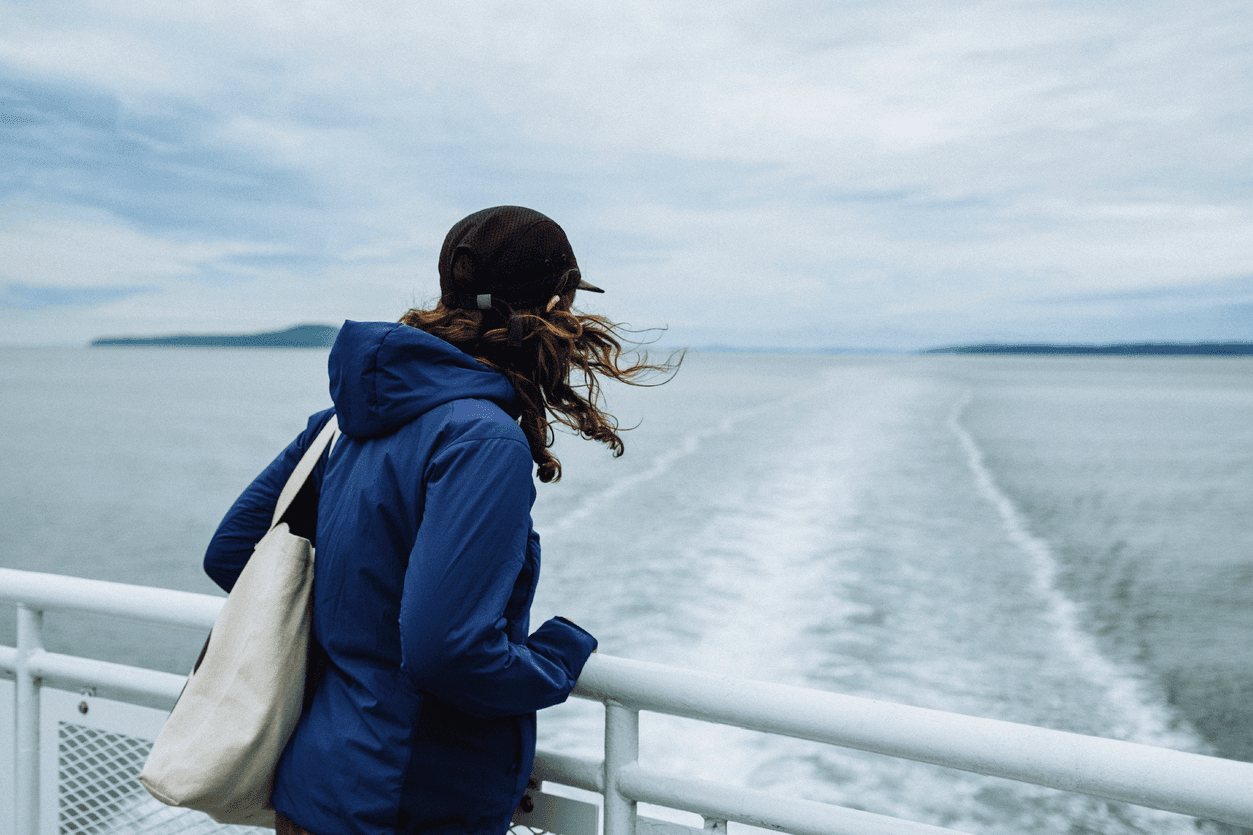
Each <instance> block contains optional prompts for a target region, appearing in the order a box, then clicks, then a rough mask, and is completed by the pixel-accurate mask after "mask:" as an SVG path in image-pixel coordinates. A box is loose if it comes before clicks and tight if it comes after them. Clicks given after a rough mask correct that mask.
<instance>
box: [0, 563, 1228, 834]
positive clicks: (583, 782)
mask: <svg viewBox="0 0 1253 835" xmlns="http://www.w3.org/2000/svg"><path fill="white" fill-rule="evenodd" d="M0 600H8V601H13V602H15V603H17V607H18V608H17V618H18V623H17V646H16V647H0V677H10V676H11V677H12V678H13V679H14V683H13V696H12V716H13V719H12V722H13V724H12V725H11V727H12V728H13V729H14V731H13V734H12V749H13V760H12V762H13V773H12V786H11V790H12V792H13V794H12V798H13V802H12V806H11V808H12V809H13V811H14V814H13V821H12V823H11V824H10V823H9V822H8V821H6V820H5V818H4V816H3V814H2V813H0V835H4V833H5V830H6V824H7V825H8V826H10V827H12V829H11V831H12V833H13V835H41V833H55V832H57V831H58V830H57V828H56V824H55V821H53V820H50V816H54V815H55V814H56V812H57V799H56V798H57V794H56V791H55V788H53V789H51V790H50V788H49V786H47V785H42V786H41V776H42V777H44V778H45V779H44V780H43V782H44V783H46V782H47V780H48V779H52V780H55V779H57V778H56V775H57V770H56V766H55V764H54V765H53V766H52V767H49V766H48V764H47V762H46V761H45V760H46V758H47V754H46V753H45V754H43V755H42V756H43V759H41V739H40V734H41V728H42V729H43V730H44V731H45V732H51V731H49V728H50V727H51V728H55V727H56V726H55V725H51V726H49V725H48V723H46V722H41V704H40V702H41V692H42V691H44V689H45V688H61V690H60V691H55V690H54V691H53V692H60V693H64V692H66V691H69V692H75V691H81V690H82V689H83V688H92V690H91V694H92V697H93V698H94V699H100V698H103V697H109V698H116V699H118V700H120V701H122V702H126V701H132V702H134V701H136V700H139V701H145V702H147V703H149V704H151V703H154V702H155V703H158V704H161V705H163V706H164V707H165V709H166V710H168V708H169V707H170V706H172V705H173V702H174V700H175V699H176V698H177V697H178V694H179V691H180V690H181V688H182V685H183V677H182V676H178V675H172V674H169V673H161V672H156V671H153V670H144V669H139V668H135V667H129V666H125V665H121V664H113V663H109V662H104V661H96V660H90V659H84V658H77V657H73V656H67V655H59V654H56V653H51V652H48V651H46V650H45V649H44V648H43V644H42V621H43V612H44V611H45V610H78V611H84V612H93V613H97V614H107V615H113V616H116V617H120V618H127V619H131V620H139V621H144V622H149V623H159V624H165V625H168V626H174V627H181V628H192V629H199V630H207V629H208V628H209V627H210V626H211V625H212V623H213V620H214V618H215V617H216V615H217V612H218V610H219V609H220V607H221V605H222V600H223V599H222V598H219V597H211V596H208V595H200V594H190V593H187V592H176V591H169V590H165V589H155V588H147V587H141V586H131V585H124V584H120V583H107V582H101V581H95V580H84V579H80V578H74V577H62V576H58V575H51V574H38V573H34V572H26V571H15V570H12V569H0ZM575 695H576V696H579V697H581V698H586V699H593V700H596V701H600V702H603V703H604V705H605V709H606V712H605V748H604V752H605V753H604V759H603V761H599V760H588V759H582V758H577V757H570V756H565V755H560V754H554V753H548V752H541V753H540V755H539V756H538V757H537V760H536V768H535V776H536V777H538V778H540V779H541V780H544V781H546V782H550V783H558V784H562V785H566V786H572V787H575V788H579V789H584V790H587V791H592V792H598V793H600V794H602V795H603V796H604V802H603V809H604V824H603V832H604V835H636V833H649V835H667V833H668V834H669V835H680V834H681V833H693V832H700V831H701V830H694V829H691V828H689V827H684V826H678V825H676V824H669V823H662V822H660V821H654V820H650V819H645V818H641V817H638V816H637V813H636V804H637V803H641V802H643V803H651V804H655V805H658V806H663V807H668V808H672V809H680V810H684V811H687V812H694V813H696V814H699V815H701V816H703V817H704V819H705V830H706V831H708V830H713V831H715V832H725V831H726V824H727V821H736V822H739V823H745V824H751V825H756V826H763V827H768V828H771V829H777V830H782V831H785V832H792V833H797V835H819V833H821V834H822V835H840V833H849V834H850V835H852V833H857V835H875V833H879V834H880V835H924V834H925V833H933V834H934V833H941V832H952V830H946V829H941V828H938V827H934V826H930V825H926V824H920V823H914V822H911V821H906V820H901V819H898V818H892V817H887V816H882V815H876V814H872V813H868V812H862V811H858V810H854V809H846V808H842V807H837V806H831V805H828V804H823V803H816V802H813V801H807V800H803V799H799V798H789V797H785V796H781V795H778V794H773V793H766V792H762V791H755V790H751V789H747V788H744V787H742V786H729V785H721V784H717V783H713V782H710V781H706V780H697V779H690V778H683V777H678V776H675V775H670V774H664V773H661V772H657V771H653V770H651V769H648V768H644V767H642V766H641V765H640V764H639V762H638V753H639V712H640V711H641V710H645V711H655V712H660V713H666V714H671V715H675V716H683V717H688V718H692V719H698V720H703V721H706V722H715V723H721V724H725V725H733V726H736V727H740V728H748V729H751V730H757V731H763V732H766V733H772V734H781V735H785V736H791V737H797V738H802V739H808V740H814V741H818V742H823V743H830V744H832V745H838V746H844V747H848V748H856V749H859V750H863V751H873V752H877V753H880V754H887V755H889V756H894V757H901V758H905V759H910V760H917V761H920V762H926V763H933V764H936V765H941V766H947V767H950V768H957V769H962V770H965V771H971V772H975V773H979V774H987V775H994V776H998V777H1005V778H1009V779H1011V780H1018V781H1022V782H1026V783H1034V784H1037V785H1042V786H1050V787H1053V788H1058V789H1064V790H1068V791H1073V792H1079V793H1082V794H1087V795H1092V796H1095V797H1100V798H1105V799H1109V800H1118V801H1125V802H1128V803H1133V804H1137V805H1141V806H1148V807H1151V808H1156V809H1164V810H1168V811H1173V812H1180V813H1183V814H1186V815H1192V816H1195V817H1199V818H1206V819H1210V820H1215V821H1222V822H1225V823H1230V824H1235V825H1239V826H1245V827H1253V764H1250V763H1244V762H1236V761H1232V760H1223V759H1218V758H1214V757H1206V756H1201V755H1198V754H1189V753H1183V752H1179V751H1172V750H1168V749H1163V748H1155V747H1151V746H1146V745H1139V744H1135V743H1129V742H1120V741H1116V740H1109V739H1100V738H1096V737H1087V736H1080V735H1077V734H1071V733H1064V732H1061V731H1052V730H1046V729H1043V728H1036V727H1031V726H1027V725H1019V724H1014V723H1010V722H1002V721H997V720H992V719H978V718H974V717H970V716H962V715H958V714H953V713H945V712H942V711H936V710H928V709H924V708H917V707H908V706H905V705H898V704H891V703H887V702H879V701H875V700H871V699H864V698H857V697H852V696H842V695H838V694H834V693H826V692H819V691H814V690H806V689H802V688H797V687H788V686H783V685H776V684H766V683H762V682H754V681H745V680H741V679H735V678H730V677H724V676H715V675H708V674H702V673H695V672H691V671H686V670H679V669H675V668H671V667H665V666H662V665H659V664H651V663H646V662H641V661H630V660H627V659H622V658H614V657H611V656H604V655H600V654H597V655H594V656H593V657H592V658H591V659H590V660H589V662H588V664H587V666H586V667H585V668H584V671H583V675H582V677H581V679H580V681H579V686H578V688H577V689H576V690H575ZM77 698H78V697H77V696H75V697H74V699H75V700H76V699H77ZM88 707H89V704H88V701H87V700H86V699H84V700H83V701H81V702H79V703H78V710H79V711H80V712H83V713H84V714H86V710H87V709H88ZM6 713H8V709H7V708H6V706H5V705H3V704H0V717H3V716H4V715H5V714H6ZM158 727H159V725H158ZM148 738H149V739H150V738H151V736H150V737H148ZM4 739H5V733H4V731H3V729H0V743H2V742H3V740H4ZM45 742H46V740H45ZM3 747H4V746H3V745H0V748H3ZM45 747H46V746H45ZM0 755H3V752H0ZM3 771H4V769H3V768H0V790H3V791H7V790H8V789H9V787H7V786H6V785H5V780H4V779H3ZM543 799H544V801H545V802H546V803H547V804H548V805H547V806H545V808H548V809H549V810H550V812H551V811H552V810H556V811H555V812H552V813H551V814H550V815H549V819H550V820H565V821H566V822H567V823H566V824H561V826H564V827H565V828H564V829H559V828H558V826H550V827H549V828H550V829H551V830H552V831H560V832H561V835H595V831H594V828H593V829H591V830H590V832H588V831H577V830H586V828H587V827H586V822H584V823H583V824H573V823H569V821H572V820H575V819H577V818H578V817H579V815H578V812H579V810H578V809H576V808H575V806H577V804H575V806H569V805H567V806H565V807H563V806H562V805H561V804H562V803H563V802H564V801H563V799H561V798H550V797H549V796H547V795H544V796H543ZM5 805H8V804H6V803H5V802H4V800H3V799H2V798H0V810H2V809H3V807H4V806H5ZM541 805H543V804H541ZM563 814H564V815H565V817H564V818H563V817H562V815H563ZM41 817H42V821H41Z"/></svg>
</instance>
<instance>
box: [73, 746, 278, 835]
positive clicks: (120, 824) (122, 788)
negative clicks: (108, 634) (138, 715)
mask: <svg viewBox="0 0 1253 835" xmlns="http://www.w3.org/2000/svg"><path fill="white" fill-rule="evenodd" d="M58 729H59V730H58V740H57V777H58V779H57V797H58V807H59V810H58V820H59V823H60V826H59V829H60V832H61V835H139V833H143V835H257V833H269V832H270V830H264V829H258V828H255V827H251V826H228V825H225V824H220V823H215V822H214V821H213V819H212V818H210V817H209V816H208V815H205V814H204V813H202V812H193V811H191V810H189V809H175V808H172V807H170V806H165V805H164V804H162V803H160V802H159V801H157V800H155V799H154V798H152V797H151V796H150V795H149V794H148V793H147V792H146V791H144V789H143V786H141V785H139V779H138V778H139V772H140V771H141V770H142V769H143V767H144V761H145V760H147V758H148V750H149V749H150V748H151V747H152V742H151V741H150V740H147V739H139V738H137V737H133V736H126V735H125V734H118V733H111V732H109V731H102V730H100V729H99V728H91V727H87V726H85V725H75V724H71V723H68V722H60V723H58Z"/></svg>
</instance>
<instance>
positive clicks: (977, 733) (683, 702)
mask: <svg viewBox="0 0 1253 835" xmlns="http://www.w3.org/2000/svg"><path fill="white" fill-rule="evenodd" d="M576 693H578V694H579V695H581V696H583V697H584V698H592V699H598V700H605V699H613V700H614V701H617V702H620V703H622V704H624V705H627V706H629V707H632V708H635V709H637V710H652V711H658V712H661V713H669V714H673V715H676V716H686V717H690V718H692V719H699V720H702V721H706V722H718V723H722V724H727V725H735V726H738V727H742V728H748V729H750V730H757V731H764V732H766V733H773V734H781V735H784V736H792V737H799V738H801V739H812V740H817V741H820V742H828V743H831V744H833V745H840V746H844V747H847V748H857V749H860V750H863V751H873V752H875V753H879V754H886V755H888V756H893V757H901V758H904V759H910V760H916V761H919V762H927V763H933V764H935V765H942V766H947V767H949V768H957V769H961V770H963V771H972V772H975V773H978V774H988V775H992V776H996V777H1005V778H1008V779H1011V780H1017V781H1020V782H1024V783H1033V784H1036V785H1041V786H1050V787H1052V788H1056V789H1062V790H1065V791H1073V792H1078V793H1080V794H1087V795H1093V796H1096V797H1102V798H1106V799H1109V800H1121V801H1125V802H1129V803H1134V804H1136V805H1140V806H1149V807H1152V808H1157V809H1164V810H1167V811H1171V812H1179V813H1181V814H1185V815H1192V816H1194V817H1199V818H1207V819H1210V820H1216V821H1222V822H1224V823H1231V824H1236V825H1237V826H1246V827H1248V826H1253V792H1250V791H1249V790H1248V787H1249V786H1253V763H1244V762H1236V761H1234V760H1224V759H1218V758H1216V757H1206V756H1202V755H1200V754H1190V753H1185V752H1182V751H1173V750H1170V749H1166V748H1155V747H1152V746H1148V745H1139V744H1137V743H1133V742H1122V741H1119V740H1113V739H1102V738H1100V737H1091V736H1081V735H1079V734H1073V733H1067V732H1065V731H1055V730H1049V729H1047V728H1037V727H1033V726H1030V725H1020V724H1016V723H1013V722H1004V721H1001V720H997V719H981V718H977V717H973V716H963V715H961V714H956V713H945V712H943V711H939V710H930V709H927V708H920V707H910V706H907V705H898V704H892V703H890V702H880V701H876V700H874V699H866V698H860V697H857V696H844V695H840V694H837V693H827V692H822V691H817V690H806V689H803V688H800V687H790V686H787V685H781V684H768V683H765V682H759V681H746V680H743V679H736V678H731V677H728V676H716V675H711V674H708V673H697V672H692V671H690V670H677V669H674V668H673V667H666V666H663V665H661V664H654V663H651V662H647V661H635V660H629V659H625V658H614V657H612V656H603V655H600V654H599V653H597V654H596V655H593V656H592V657H591V658H590V659H589V660H588V663H587V665H586V666H585V667H584V668H583V673H582V675H581V676H580V677H579V684H578V689H577V690H576Z"/></svg>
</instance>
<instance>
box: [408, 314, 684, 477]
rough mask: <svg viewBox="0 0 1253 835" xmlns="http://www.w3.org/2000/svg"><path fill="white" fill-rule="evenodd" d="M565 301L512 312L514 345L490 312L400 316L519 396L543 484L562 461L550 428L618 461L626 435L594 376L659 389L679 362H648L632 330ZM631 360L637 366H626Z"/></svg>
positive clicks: (504, 323) (501, 320)
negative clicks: (501, 378)
mask: <svg viewBox="0 0 1253 835" xmlns="http://www.w3.org/2000/svg"><path fill="white" fill-rule="evenodd" d="M572 301H573V292H571V293H568V294H565V295H562V296H559V297H557V298H556V299H555V301H554V302H550V303H549V304H548V305H547V306H544V307H533V308H517V309H516V310H514V311H513V312H514V313H516V314H517V319H516V320H514V321H513V322H512V330H513V331H514V333H513V339H512V343H513V344H511V339H510V333H509V331H510V329H511V328H510V325H511V322H510V321H509V320H507V319H506V318H505V315H504V314H503V313H502V312H501V311H499V310H497V309H495V308H491V309H488V310H462V309H458V308H451V307H446V306H445V305H444V304H443V302H442V301H441V302H440V303H439V304H438V305H437V306H436V307H435V308H434V309H433V310H421V309H418V308H413V309H411V310H409V311H408V312H407V313H405V315H404V316H402V317H401V318H400V321H401V323H402V324H405V325H409V326H411V327H415V328H418V329H419V330H423V331H426V332H427V333H429V334H431V335H433V336H438V337H439V338H440V339H443V340H444V341H445V342H449V343H451V344H452V345H454V346H456V347H457V348H460V349H461V350H462V351H464V352H465V353H467V354H469V355H470V356H472V357H474V358H475V359H476V360H478V361H479V362H480V363H482V364H483V365H485V366H487V367H488V368H491V369H493V370H495V371H499V372H500V373H501V374H504V375H505V377H506V378H508V380H509V382H510V383H512V384H513V388H514V391H516V392H517V394H518V403H519V406H520V407H521V413H522V414H521V417H520V419H519V425H520V426H521V428H522V431H523V433H524V434H525V435H526V439H527V443H528V445H529V446H530V448H531V459H532V460H533V461H534V462H535V464H536V466H537V468H538V475H539V480H540V481H541V482H544V483H545V484H547V483H549V482H554V481H559V480H560V479H561V462H560V461H558V460H557V457H556V456H555V455H553V453H552V450H551V447H552V445H553V442H554V440H555V437H556V436H555V435H554V433H553V423H554V422H556V423H559V424H561V425H563V426H566V427H568V428H570V429H572V430H574V431H575V432H576V433H578V434H579V435H580V436H582V437H584V438H587V439H589V440H593V441H599V442H600V443H603V444H605V445H606V446H608V447H609V448H610V449H611V450H612V451H613V455H614V457H615V458H617V457H618V456H620V455H622V453H623V451H624V446H623V443H622V438H621V436H620V435H619V434H618V433H619V432H621V431H625V430H623V429H621V428H620V427H619V426H618V422H617V420H616V419H615V418H614V416H613V415H611V414H609V413H608V412H606V411H605V410H604V409H603V408H601V403H602V395H601V381H600V378H602V377H603V378H608V379H612V380H618V381H620V382H623V383H627V384H629V385H635V386H649V385H661V384H662V383H665V382H667V381H668V380H670V379H671V378H672V377H673V376H674V374H675V372H677V371H678V368H679V365H680V364H681V363H682V361H683V353H682V352H679V353H678V354H672V355H671V356H670V357H669V358H668V359H667V360H665V361H663V362H659V363H652V362H650V361H649V357H648V354H647V352H642V353H641V352H637V351H636V350H635V348H636V347H637V345H638V343H636V342H634V341H633V340H631V339H630V338H629V337H628V336H626V334H630V333H633V332H632V331H629V330H628V329H626V328H625V327H624V326H622V325H620V324H617V323H615V322H612V321H610V320H609V319H606V318H605V317H603V316H596V315H593V314H587V313H581V312H578V311H576V310H572V309H571V307H570V305H571V302H572ZM519 331H520V333H519ZM624 345H625V347H624ZM631 357H634V358H635V359H636V361H634V362H629V358H631ZM624 361H626V364H624ZM658 376H660V377H661V379H659V380H658V379H656V378H657V377H658ZM572 378H573V379H572Z"/></svg>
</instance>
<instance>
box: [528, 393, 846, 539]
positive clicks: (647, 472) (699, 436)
mask: <svg viewBox="0 0 1253 835" xmlns="http://www.w3.org/2000/svg"><path fill="white" fill-rule="evenodd" d="M823 391H825V389H821V390H817V391H814V390H811V391H806V392H804V393H803V394H794V395H790V396H788V397H783V398H780V399H778V400H770V401H767V402H765V403H761V404H759V405H757V406H753V407H752V408H749V409H744V410H742V411H740V412H736V413H735V414H732V415H729V416H727V417H724V418H723V419H722V420H720V421H718V422H717V423H715V424H713V425H712V426H708V427H705V428H704V429H698V430H696V431H695V432H689V433H688V434H687V435H686V436H685V437H684V438H683V440H682V441H681V442H680V443H679V444H678V445H677V446H675V447H673V448H671V449H669V450H666V451H665V452H663V453H661V454H660V455H658V456H657V457H656V458H654V459H653V462H652V463H651V464H650V465H649V466H648V467H646V468H644V469H643V470H640V471H639V472H635V473H632V474H631V475H628V476H623V477H622V478H619V479H616V480H615V481H613V482H611V483H610V484H608V485H607V486H605V487H604V488H602V489H600V490H597V491H595V492H591V493H587V494H586V495H584V496H583V498H582V500H581V501H580V502H579V503H578V504H577V505H575V506H574V507H573V508H571V509H570V510H569V511H568V512H567V513H566V514H565V515H564V516H562V517H561V518H560V519H557V520H556V521H554V522H551V523H548V524H546V525H545V526H544V529H545V531H548V532H550V533H557V532H558V531H564V530H567V529H569V528H571V527H573V526H574V525H576V524H578V523H579V522H582V521H583V520H584V519H587V518H588V517H589V516H592V515H593V514H594V513H595V512H596V510H597V508H600V507H602V506H604V505H606V504H608V503H609V502H611V501H613V500H614V499H616V498H618V497H619V496H621V495H622V494H623V493H625V492H626V491H628V490H630V489H631V488H633V487H637V486H639V485H640V484H643V483H645V482H648V481H652V480H653V479H654V478H657V477H658V476H660V475H663V474H664V473H665V472H666V471H667V470H669V469H670V468H671V467H673V466H674V464H675V462H676V461H678V460H680V459H682V458H686V457H687V456H689V455H692V454H694V453H695V452H696V451H697V450H699V449H700V447H701V444H703V443H704V442H705V441H706V440H708V439H709V438H711V437H713V436H715V435H725V434H727V433H728V432H730V431H731V430H732V429H734V428H735V425H736V424H738V423H741V422H742V421H745V420H749V419H750V418H754V417H757V416H758V415H761V414H763V413H765V412H768V411H770V410H771V409H776V408H779V407H781V406H786V405H789V404H791V403H795V402H796V401H797V400H801V399H803V398H806V397H813V396H816V395H817V394H820V393H822V392H823Z"/></svg>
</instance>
